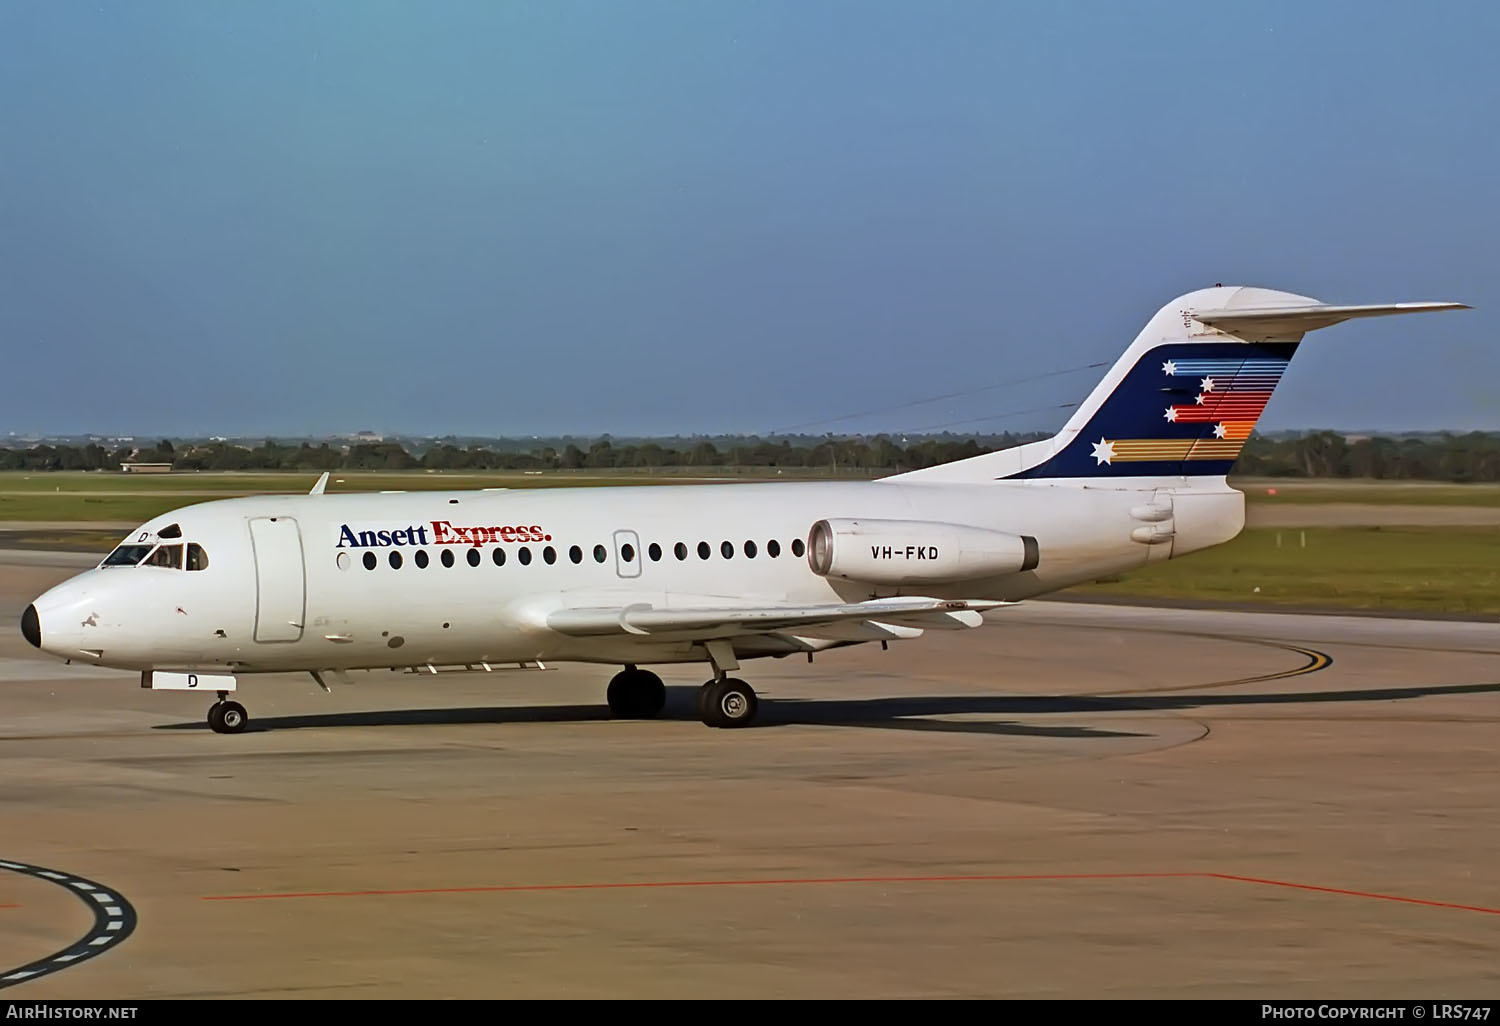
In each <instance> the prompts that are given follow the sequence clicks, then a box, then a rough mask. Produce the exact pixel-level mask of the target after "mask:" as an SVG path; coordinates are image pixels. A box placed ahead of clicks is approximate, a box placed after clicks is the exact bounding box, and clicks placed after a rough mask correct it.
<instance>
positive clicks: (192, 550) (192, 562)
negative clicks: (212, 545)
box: [187, 542, 208, 570]
mask: <svg viewBox="0 0 1500 1026" xmlns="http://www.w3.org/2000/svg"><path fill="white" fill-rule="evenodd" d="M187 568H188V569H189V570H207V569H208V553H207V552H204V551H203V546H202V545H199V544H198V543H197V542H188V547H187Z"/></svg>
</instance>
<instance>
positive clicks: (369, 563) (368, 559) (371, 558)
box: [365, 552, 378, 570]
mask: <svg viewBox="0 0 1500 1026" xmlns="http://www.w3.org/2000/svg"><path fill="white" fill-rule="evenodd" d="M376 562H378V561H377V560H376V559H375V553H373V552H366V553H365V569H366V570H374V569H375V564H376Z"/></svg>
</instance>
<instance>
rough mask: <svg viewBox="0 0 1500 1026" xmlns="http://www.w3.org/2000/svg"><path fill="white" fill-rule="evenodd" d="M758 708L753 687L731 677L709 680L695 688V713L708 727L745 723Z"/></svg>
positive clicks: (750, 719) (752, 716) (741, 724)
mask: <svg viewBox="0 0 1500 1026" xmlns="http://www.w3.org/2000/svg"><path fill="white" fill-rule="evenodd" d="M759 708H760V701H759V699H757V698H756V697H755V689H754V688H752V687H751V686H750V685H749V684H746V683H745V682H744V681H742V680H738V679H736V678H734V677H721V678H719V679H718V680H711V681H709V682H708V683H707V684H705V685H703V686H702V687H701V688H699V689H698V717H699V719H701V720H702V721H703V722H704V723H705V724H707V725H708V726H710V727H744V726H747V725H749V724H750V723H752V722H754V720H755V713H756V711H757V710H758V709H759Z"/></svg>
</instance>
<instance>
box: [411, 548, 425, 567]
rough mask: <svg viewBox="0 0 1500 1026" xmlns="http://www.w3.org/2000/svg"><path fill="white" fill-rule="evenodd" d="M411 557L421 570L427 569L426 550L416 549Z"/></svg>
mask: <svg viewBox="0 0 1500 1026" xmlns="http://www.w3.org/2000/svg"><path fill="white" fill-rule="evenodd" d="M411 558H412V559H413V560H414V561H415V562H416V564H417V566H419V567H421V568H422V569H423V570H426V569H427V550H426V549H418V550H417V554H416V555H415V556H413V557H411Z"/></svg>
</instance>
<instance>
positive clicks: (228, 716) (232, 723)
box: [208, 691, 250, 734]
mask: <svg viewBox="0 0 1500 1026" xmlns="http://www.w3.org/2000/svg"><path fill="white" fill-rule="evenodd" d="M226 694H228V692H225V691H220V692H219V700H218V701H217V702H215V703H214V704H213V705H211V706H209V707H208V725H209V726H210V727H212V728H213V729H214V733H216V734H238V733H239V732H240V731H242V730H244V729H245V724H246V723H247V722H249V719H250V717H249V716H247V715H246V714H245V707H244V706H243V705H240V703H238V702H226V701H224V696H225V695H226Z"/></svg>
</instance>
